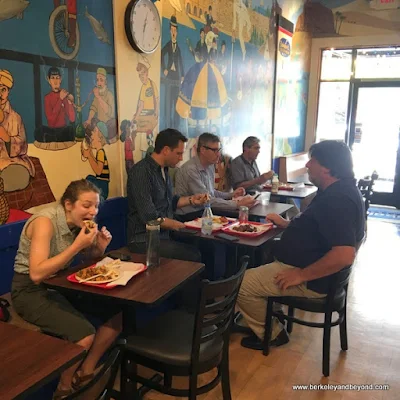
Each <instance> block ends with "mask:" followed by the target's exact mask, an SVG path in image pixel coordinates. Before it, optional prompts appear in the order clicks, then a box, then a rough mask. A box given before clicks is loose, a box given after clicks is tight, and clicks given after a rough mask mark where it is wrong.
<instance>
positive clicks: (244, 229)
mask: <svg viewBox="0 0 400 400" xmlns="http://www.w3.org/2000/svg"><path fill="white" fill-rule="evenodd" d="M273 226H274V224H272V223H267V224H262V223H260V222H246V223H240V222H236V223H234V224H231V225H229V226H225V227H224V228H222V231H223V232H225V233H229V234H230V235H236V236H242V237H257V236H261V235H263V234H264V233H265V232H268V231H269V230H270V229H272V227H273Z"/></svg>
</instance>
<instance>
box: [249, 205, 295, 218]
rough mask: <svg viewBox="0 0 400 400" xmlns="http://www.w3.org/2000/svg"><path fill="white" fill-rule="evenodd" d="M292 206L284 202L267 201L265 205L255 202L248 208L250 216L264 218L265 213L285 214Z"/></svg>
mask: <svg viewBox="0 0 400 400" xmlns="http://www.w3.org/2000/svg"><path fill="white" fill-rule="evenodd" d="M291 208H293V205H292V204H284V203H269V204H267V205H263V204H261V203H260V204H257V205H256V206H254V207H251V208H250V210H249V216H250V217H258V218H265V216H266V215H267V214H278V215H282V214H285V213H286V212H287V211H289V210H290V209H291Z"/></svg>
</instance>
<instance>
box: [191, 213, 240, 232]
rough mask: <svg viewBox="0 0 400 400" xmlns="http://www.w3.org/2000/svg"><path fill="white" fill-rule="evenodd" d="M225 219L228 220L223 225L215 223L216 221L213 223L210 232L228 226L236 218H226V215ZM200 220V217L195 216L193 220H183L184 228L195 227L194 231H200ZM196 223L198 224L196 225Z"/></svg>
mask: <svg viewBox="0 0 400 400" xmlns="http://www.w3.org/2000/svg"><path fill="white" fill-rule="evenodd" d="M227 219H228V222H227V223H225V224H224V225H223V224H216V223H213V229H212V232H213V233H214V232H218V231H220V230H221V229H222V228H223V227H224V226H228V225H229V224H231V223H232V222H235V221H237V219H236V218H228V217H227ZM200 221H201V218H196V219H194V220H193V221H188V222H185V226H186V228H189V229H195V230H196V231H201V223H200ZM197 224H198V225H197Z"/></svg>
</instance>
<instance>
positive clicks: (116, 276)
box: [75, 270, 121, 285]
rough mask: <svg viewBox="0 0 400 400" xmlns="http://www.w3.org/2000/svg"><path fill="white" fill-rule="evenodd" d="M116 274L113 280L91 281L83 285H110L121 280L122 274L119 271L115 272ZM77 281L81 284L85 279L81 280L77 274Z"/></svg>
mask: <svg viewBox="0 0 400 400" xmlns="http://www.w3.org/2000/svg"><path fill="white" fill-rule="evenodd" d="M113 272H114V274H115V276H114V277H113V278H110V279H106V280H104V281H91V280H89V281H85V282H83V283H90V284H91V285H101V284H103V283H109V282H114V281H116V280H117V279H119V278H120V275H121V274H120V273H119V271H115V270H114V271H113ZM75 279H76V280H77V281H78V282H81V281H84V280H85V279H82V278H79V277H78V276H77V275H76V274H75Z"/></svg>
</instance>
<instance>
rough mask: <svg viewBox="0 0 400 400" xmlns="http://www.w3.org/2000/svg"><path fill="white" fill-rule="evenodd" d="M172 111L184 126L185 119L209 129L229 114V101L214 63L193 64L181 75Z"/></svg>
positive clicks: (223, 83)
mask: <svg viewBox="0 0 400 400" xmlns="http://www.w3.org/2000/svg"><path fill="white" fill-rule="evenodd" d="M176 111H177V113H178V114H179V115H180V117H181V118H184V119H185V120H186V122H187V121H188V119H189V118H191V119H192V120H195V121H197V125H200V121H202V122H203V124H204V125H205V126H204V127H208V128H209V127H211V124H212V121H216V120H220V123H221V127H222V125H223V121H224V119H227V117H228V114H229V98H228V93H227V91H226V87H225V82H224V79H223V77H222V74H221V72H220V71H219V69H218V68H217V66H216V65H215V64H214V63H210V62H208V61H207V62H204V63H196V64H194V65H193V66H192V67H191V68H190V69H189V70H188V72H187V74H186V75H185V79H184V81H183V83H182V85H181V89H180V91H179V96H178V100H177V102H176Z"/></svg>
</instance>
